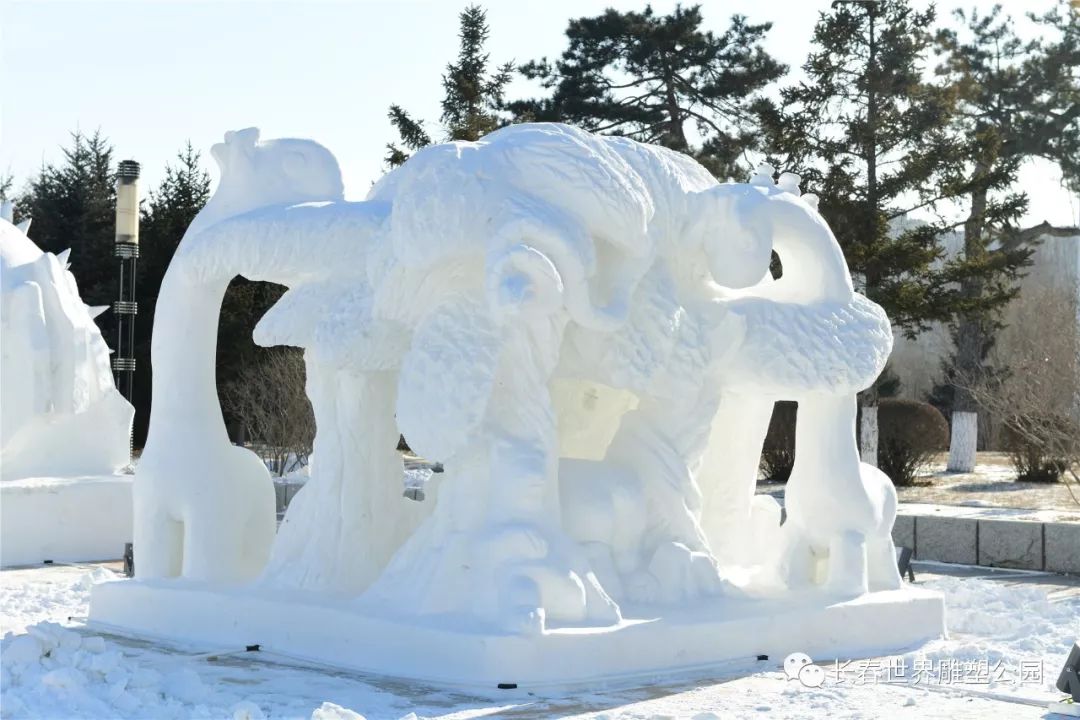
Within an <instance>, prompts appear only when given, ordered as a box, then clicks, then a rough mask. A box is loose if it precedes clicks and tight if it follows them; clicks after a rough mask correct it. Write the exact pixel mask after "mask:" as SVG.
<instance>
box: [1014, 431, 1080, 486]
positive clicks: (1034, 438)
mask: <svg viewBox="0 0 1080 720" xmlns="http://www.w3.org/2000/svg"><path fill="white" fill-rule="evenodd" d="M1078 437H1080V428H1078V427H1077V426H1076V423H1075V422H1073V421H1072V420H1070V419H1069V418H1068V417H1064V416H1062V415H1046V416H1044V417H1021V416H1014V417H1011V418H1008V419H1007V420H1005V421H1004V423H1003V426H1002V432H1001V445H1002V448H1003V449H1004V450H1005V451H1006V452H1008V453H1009V456H1010V458H1011V459H1012V463H1013V467H1014V468H1015V469H1016V479H1017V481H1019V482H1044V483H1046V482H1058V481H1059V480H1061V477H1062V475H1064V474H1065V471H1066V470H1067V469H1068V468H1069V465H1070V464H1071V462H1072V458H1074V457H1075V456H1076V455H1077V453H1078V448H1077V445H1078V444H1080V439H1078Z"/></svg>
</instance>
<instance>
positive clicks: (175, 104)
mask: <svg viewBox="0 0 1080 720" xmlns="http://www.w3.org/2000/svg"><path fill="white" fill-rule="evenodd" d="M464 4H466V0H448V1H444V2H431V1H429V2H421V1H418V0H417V1H408V0H406V1H403V2H367V1H354V2H275V3H266V2H240V1H234V2H183V3H177V2H158V1H156V0H143V2H137V3H136V2H95V1H91V0H87V1H84V2H51V1H50V0H35V1H33V2H12V1H11V0H2V1H0V103H2V104H0V172H11V173H13V174H14V175H15V177H16V182H17V183H18V184H21V183H22V182H24V181H25V179H26V178H27V177H28V176H30V175H32V174H34V172H35V171H36V170H37V168H39V167H40V166H41V164H42V162H49V161H54V160H56V159H57V158H58V156H59V148H60V146H61V145H62V144H64V143H65V142H66V141H67V138H68V133H69V132H70V131H71V130H73V129H75V128H81V129H83V130H87V131H90V130H93V129H95V128H99V127H100V128H101V129H102V131H103V132H104V133H105V134H106V135H107V136H108V137H109V139H110V140H111V141H112V142H113V144H114V145H115V147H116V152H117V157H118V159H120V158H128V157H131V158H134V159H136V160H139V161H140V162H141V163H142V164H143V168H144V178H145V179H146V182H147V184H148V185H150V186H152V185H153V184H155V183H156V182H157V180H159V179H160V177H161V175H162V172H163V168H164V165H165V163H166V162H168V161H169V160H170V159H171V158H172V157H173V156H174V155H175V153H176V151H177V150H178V149H179V148H180V147H181V146H182V145H183V144H184V143H185V142H186V141H187V140H188V139H190V140H191V141H192V143H193V144H194V145H195V147H196V148H197V149H199V150H201V151H203V153H204V156H206V163H207V166H208V167H209V168H210V169H211V170H213V168H212V167H211V166H212V165H213V163H212V162H210V160H209V158H208V154H207V152H206V151H207V149H208V148H209V146H210V145H212V144H213V143H214V142H217V141H219V140H220V138H221V136H222V134H223V133H224V132H225V131H226V130H230V129H236V128H242V127H248V126H252V125H255V126H258V127H260V128H261V129H262V133H263V137H282V136H293V137H310V138H313V139H315V140H318V141H319V142H321V143H323V144H324V145H326V146H327V147H329V148H330V149H331V150H332V151H333V152H334V153H335V154H336V155H337V157H338V159H339V161H340V162H341V166H342V170H343V173H344V176H345V184H346V188H347V195H348V196H349V197H351V198H360V197H363V195H364V194H365V193H366V191H367V188H368V187H369V186H370V184H371V182H372V181H374V180H375V179H376V178H377V177H378V176H379V174H380V173H381V172H382V170H383V168H382V157H383V154H384V146H385V144H386V143H387V142H389V141H391V140H392V139H394V133H393V130H392V128H391V127H390V124H389V122H388V121H387V119H386V110H387V107H388V106H389V105H390V104H391V103H398V104H400V105H402V106H404V107H405V108H407V109H408V110H409V111H410V112H412V113H414V114H415V115H416V116H419V117H421V118H424V119H427V120H429V121H430V122H431V127H432V129H434V121H435V120H437V118H438V114H439V106H438V103H439V99H440V96H441V86H440V83H439V78H440V76H441V73H442V71H443V68H444V67H445V65H446V63H447V62H448V61H449V60H451V59H452V58H453V57H454V56H455V54H456V51H457V38H456V30H457V14H458V12H459V11H460V10H461V8H462V7H463V6H464ZM483 4H484V5H485V7H487V8H488V20H489V24H490V25H491V28H492V38H491V42H490V43H489V49H490V52H491V57H492V60H494V61H496V62H503V61H506V60H510V59H514V60H517V61H524V60H529V59H533V58H537V57H540V56H542V55H548V56H551V55H556V54H558V53H559V52H560V51H561V50H562V48H563V46H564V37H563V30H564V29H565V27H566V21H567V19H568V18H570V17H579V16H582V15H589V14H596V13H598V12H600V11H602V10H603V8H605V7H608V6H615V7H619V8H625V9H629V8H634V9H640V8H641V7H643V5H644V2H643V0H634V1H632V2H625V1H623V0H545V1H543V2H527V1H525V0H519V1H518V2H510V1H505V0H490V1H489V2H485V3H483ZM674 4H675V3H674V2H667V1H657V2H654V3H653V5H654V7H655V8H656V9H658V10H662V11H666V10H670V9H671V8H672V7H673V6H674ZM955 4H956V3H951V2H942V3H940V4H939V7H942V8H944V9H947V8H950V7H952V6H953V5H955ZM975 4H977V5H982V6H984V7H986V8H989V7H990V6H991V5H992V3H991V2H988V1H986V0H979V1H978V2H976V3H975ZM1045 4H1046V1H1045V0H1036V1H1035V2H1032V3H1026V2H1025V3H1024V6H1025V7H1027V6H1043V5H1045ZM970 5H971V3H964V6H970ZM827 6H828V2H827V0H771V1H769V2H762V1H761V0H706V2H705V3H704V14H705V18H706V23H707V25H708V26H709V27H711V28H713V29H715V30H718V31H720V30H722V29H723V28H724V27H726V25H727V21H728V18H729V17H730V16H731V15H732V14H734V13H742V14H745V15H747V16H749V18H750V19H751V20H752V21H764V20H771V21H773V22H774V23H775V25H774V28H773V30H772V31H771V33H770V37H769V40H768V43H767V46H768V48H769V50H770V51H771V52H772V53H773V54H774V55H776V56H777V57H778V58H779V59H780V60H782V61H784V62H786V63H788V64H790V65H793V66H798V65H800V64H801V63H802V62H803V60H804V59H805V57H806V53H807V50H808V49H809V41H810V34H811V32H812V28H813V23H814V20H815V18H816V16H817V12H818V11H819V10H822V9H824V8H826V7H827ZM529 90H530V88H529V86H528V84H527V83H526V82H525V81H518V82H517V83H516V84H515V85H514V86H513V87H512V88H511V91H510V95H511V96H515V95H518V94H525V93H528V92H529ZM1022 183H1023V185H1024V187H1025V188H1027V189H1028V190H1029V192H1030V193H1031V195H1032V212H1031V213H1030V219H1031V220H1032V221H1033V222H1037V221H1040V220H1043V219H1047V220H1050V221H1051V222H1053V223H1055V224H1070V223H1071V224H1076V223H1078V222H1080V200H1078V199H1077V198H1076V197H1070V195H1069V194H1068V193H1066V192H1065V191H1064V190H1062V189H1060V187H1059V186H1058V182H1057V177H1056V176H1055V173H1054V171H1053V168H1052V167H1049V166H1046V165H1033V166H1031V167H1028V168H1026V169H1025V172H1024V175H1023V177H1022Z"/></svg>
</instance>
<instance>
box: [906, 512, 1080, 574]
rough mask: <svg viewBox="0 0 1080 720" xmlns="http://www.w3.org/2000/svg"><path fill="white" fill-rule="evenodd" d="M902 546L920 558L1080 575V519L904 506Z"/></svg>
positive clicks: (917, 558)
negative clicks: (908, 509)
mask: <svg viewBox="0 0 1080 720" xmlns="http://www.w3.org/2000/svg"><path fill="white" fill-rule="evenodd" d="M893 540H894V542H896V544H897V545H898V546H901V547H909V548H912V549H914V551H915V559H916V560H937V561H939V562H947V563H961V564H964V565H985V566H987V567H1001V568H1018V569H1023V570H1046V571H1049V572H1059V573H1072V574H1078V575H1080V522H1070V521H1064V522H1053V521H1043V520H1039V519H1004V518H993V517H963V516H956V515H944V514H942V515H921V514H915V513H908V512H905V511H904V510H901V512H900V514H899V515H897V517H896V524H895V525H894V526H893Z"/></svg>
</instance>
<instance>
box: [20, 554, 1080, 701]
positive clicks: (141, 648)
mask: <svg viewBox="0 0 1080 720" xmlns="http://www.w3.org/2000/svg"><path fill="white" fill-rule="evenodd" d="M921 569H922V570H923V571H924V572H922V573H921V574H920V575H921V577H920V578H919V579H920V582H922V583H923V584H924V585H925V586H926V587H929V588H933V589H937V590H940V591H942V592H944V593H945V594H946V598H947V604H948V622H949V627H950V631H951V638H950V639H949V640H945V641H938V642H935V643H932V644H931V645H929V646H927V647H924V648H920V649H919V650H917V651H915V652H913V653H910V654H907V655H903V656H897V657H891V658H879V659H877V660H875V661H871V662H853V663H851V664H848V665H845V664H843V661H841V662H840V664H838V663H837V662H836V661H835V659H832V658H815V660H816V662H817V663H818V665H820V666H821V668H822V670H823V680H824V681H823V684H822V685H821V686H820V687H807V686H805V685H804V684H803V683H802V682H800V681H799V680H789V679H788V678H787V677H786V675H785V674H784V672H783V671H782V670H781V668H780V661H781V660H782V658H772V659H770V660H769V661H767V662H760V663H749V664H741V665H738V666H730V667H726V668H724V670H723V671H713V672H712V673H710V674H709V675H708V676H701V677H683V678H679V679H678V680H670V679H669V680H665V681H662V682H657V683H655V684H653V685H650V686H649V687H647V688H640V689H620V688H607V689H596V690H593V691H590V692H588V693H580V692H578V693H567V694H564V695H549V696H543V697H541V696H533V695H527V694H517V693H515V692H514V691H507V692H506V693H505V694H497V695H491V696H488V697H483V696H474V695H469V694H465V693H461V692H455V691H448V690H439V689H435V688H429V687H423V686H419V685H417V684H415V683H406V682H401V681H394V680H387V679H381V678H375V677H371V676H360V675H356V674H351V673H338V672H334V671H329V670H325V669H316V668H300V667H296V666H291V665H288V664H285V663H283V662H280V661H275V659H274V658H273V657H272V656H270V657H268V656H266V655H264V654H261V653H260V654H251V653H247V654H245V653H239V654H224V653H225V652H226V651H228V650H230V649H227V648H205V649H204V651H205V652H211V651H217V652H219V654H218V655H216V656H214V655H209V656H208V655H195V654H190V653H181V652H175V651H169V650H165V649H160V648H155V647H152V646H149V645H147V644H145V643H140V642H135V641H131V640H125V639H122V638H115V637H101V636H97V635H95V634H94V633H91V632H88V631H87V630H86V629H85V628H81V627H80V625H79V619H80V618H82V617H83V616H85V615H86V609H87V600H88V597H89V589H90V587H91V586H92V584H93V583H94V582H103V581H108V580H110V579H112V578H113V577H115V576H114V575H113V574H112V573H111V572H110V571H109V570H107V569H104V568H101V567H93V568H88V567H80V568H77V567H65V566H50V567H42V568H34V569H26V570H8V571H4V572H0V617H2V623H3V624H2V630H3V632H4V639H3V643H2V646H0V665H2V669H0V690H2V695H0V714H2V716H3V717H4V718H9V717H10V718H23V717H27V718H238V719H250V720H254V719H256V718H313V719H316V720H356V718H358V717H366V718H369V719H374V718H402V717H406V716H410V713H415V716H417V717H431V718H461V719H464V718H481V717H483V718H491V717H515V718H549V717H604V718H655V717H671V718H697V719H698V720H708V719H710V718H732V717H734V718H742V717H755V716H756V717H766V718H830V719H835V718H980V719H982V718H986V717H998V718H1041V717H1045V716H1046V713H1045V710H1044V709H1043V707H1045V703H1046V702H1047V701H1049V700H1051V699H1057V698H1058V697H1059V696H1060V693H1058V692H1057V691H1056V690H1055V689H1054V688H1053V683H1054V680H1055V679H1056V677H1057V674H1058V672H1059V670H1060V668H1061V665H1062V663H1063V662H1064V659H1065V656H1066V654H1067V652H1068V649H1069V646H1070V644H1071V642H1072V641H1073V640H1074V639H1075V638H1077V637H1078V636H1080V588H1078V587H1077V585H1076V584H1073V585H1072V586H1070V585H1068V584H1064V583H1062V582H1061V581H1060V579H1059V578H1054V577H1052V576H1046V575H1042V574H1024V573H1018V572H1006V573H1003V572H998V573H993V572H991V571H989V570H985V569H978V570H977V571H974V572H977V573H978V574H977V575H975V576H971V577H963V576H961V575H960V574H957V573H958V572H960V573H962V572H963V571H953V570H950V569H947V568H944V567H942V566H929V567H927V566H922V567H921ZM944 573H949V574H944ZM69 618H74V620H69Z"/></svg>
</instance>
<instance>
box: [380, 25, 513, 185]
mask: <svg viewBox="0 0 1080 720" xmlns="http://www.w3.org/2000/svg"><path fill="white" fill-rule="evenodd" d="M459 19H460V23H461V26H460V30H459V32H458V37H459V39H460V49H459V51H458V58H457V62H456V63H449V64H448V65H447V66H446V74H445V75H443V79H442V84H443V100H442V115H441V117H440V121H441V123H442V130H443V135H444V138H445V139H446V140H470V141H475V140H479V139H480V138H481V137H483V136H484V135H487V134H488V133H489V132H491V131H493V130H496V129H498V128H499V127H502V126H503V125H505V124H506V121H505V120H504V118H503V116H502V114H501V109H502V105H503V93H504V91H505V89H506V86H507V85H508V84H509V83H510V80H511V78H512V74H513V70H514V64H513V63H505V64H503V65H500V66H499V67H497V68H495V69H494V70H489V65H490V55H489V54H488V53H486V52H484V45H485V43H486V42H487V40H488V37H489V35H490V29H489V28H488V24H487V12H486V11H485V10H484V9H483V8H481V7H480V6H478V5H470V6H469V7H467V8H465V10H464V11H462V13H461V14H460V15H459ZM388 116H389V118H390V123H391V124H392V125H393V126H394V128H395V129H396V130H397V131H398V135H399V136H400V138H401V139H400V140H399V143H400V145H395V144H393V143H390V144H388V145H387V146H386V147H387V154H386V164H387V165H388V166H390V167H391V168H393V167H397V166H398V165H401V164H402V163H404V162H405V161H406V160H408V159H409V152H408V151H411V152H415V151H417V150H419V149H420V148H422V147H426V146H427V145H430V144H431V142H432V139H431V136H430V135H429V134H428V133H427V131H426V130H424V127H423V123H422V122H420V121H418V120H415V119H414V118H413V117H411V116H410V115H409V114H408V113H407V112H406V111H405V110H404V109H402V108H401V107H400V106H399V105H391V106H390V111H389V113H388Z"/></svg>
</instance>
